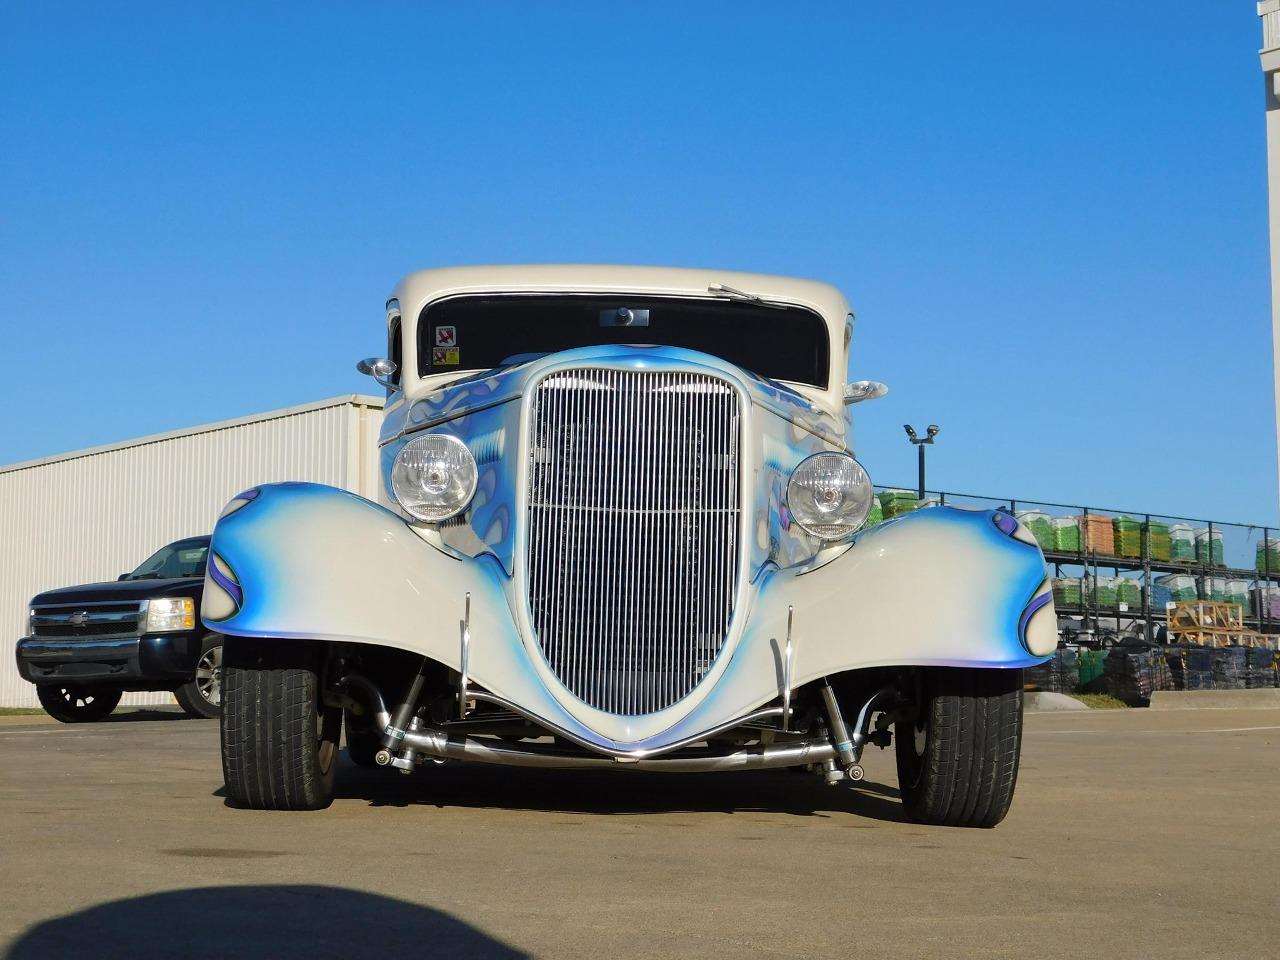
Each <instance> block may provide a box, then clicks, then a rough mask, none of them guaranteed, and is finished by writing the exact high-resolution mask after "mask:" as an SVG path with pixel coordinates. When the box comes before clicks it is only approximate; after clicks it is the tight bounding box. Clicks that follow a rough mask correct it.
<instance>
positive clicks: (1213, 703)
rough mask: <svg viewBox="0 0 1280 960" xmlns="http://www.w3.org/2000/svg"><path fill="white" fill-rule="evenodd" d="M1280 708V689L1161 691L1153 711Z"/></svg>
mask: <svg viewBox="0 0 1280 960" xmlns="http://www.w3.org/2000/svg"><path fill="white" fill-rule="evenodd" d="M1250 707H1253V708H1255V709H1272V708H1275V709H1280V687H1271V688H1266V687H1263V688H1262V689H1259V690H1157V691H1156V692H1155V693H1153V694H1151V707H1150V709H1152V710H1239V709H1242V708H1245V709H1247V708H1250Z"/></svg>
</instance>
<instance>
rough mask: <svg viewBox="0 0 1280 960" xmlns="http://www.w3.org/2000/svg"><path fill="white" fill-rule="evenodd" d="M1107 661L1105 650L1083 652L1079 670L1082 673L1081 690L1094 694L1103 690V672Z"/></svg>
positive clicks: (1081, 652)
mask: <svg viewBox="0 0 1280 960" xmlns="http://www.w3.org/2000/svg"><path fill="white" fill-rule="evenodd" d="M1106 659H1107V653H1106V651H1105V650H1081V651H1080V661H1079V664H1078V669H1079V671H1080V689H1081V690H1083V691H1085V692H1088V693H1093V692H1096V691H1098V690H1100V689H1101V686H1102V683H1103V677H1102V672H1103V670H1104V669H1105V668H1104V663H1105V662H1106Z"/></svg>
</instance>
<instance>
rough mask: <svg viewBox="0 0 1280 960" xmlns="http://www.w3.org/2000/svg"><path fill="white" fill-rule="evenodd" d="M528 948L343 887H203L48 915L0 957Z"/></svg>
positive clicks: (198, 959)
mask: <svg viewBox="0 0 1280 960" xmlns="http://www.w3.org/2000/svg"><path fill="white" fill-rule="evenodd" d="M410 956H411V957H433V958H434V957H449V958H454V957H468V958H470V957H475V958H478V960H516V958H520V957H525V956H527V955H526V954H524V953H521V952H520V951H517V950H514V949H512V948H511V947H508V946H507V945H506V944H504V943H501V942H499V941H497V940H495V939H493V938H492V937H490V936H488V935H487V934H485V933H482V932H481V931H479V930H477V929H475V928H474V927H472V926H469V925H468V924H466V923H463V922H462V921H461V920H457V919H455V918H454V917H451V916H449V915H448V914H447V913H443V912H442V911H440V910H435V909H432V908H430V907H423V906H419V905H417V904H414V903H408V902H406V901H403V900H393V899H391V898H390V897H383V896H379V895H377V894H371V893H363V892H361V891H358V890H346V889H342V888H340V887H321V886H305V885H288V886H274V885H272V886H244V887H205V888H202V889H195V890H176V891H172V892H170V893H156V894H151V895H149V896H144V897H135V898H132V899H129V900H117V901H115V902H113V903H104V904H100V905H99V906H96V907H90V908H89V909H87V910H81V911H79V912H78V913H73V914H70V915H68V916H65V917H58V918H56V919H53V920H46V921H44V922H43V923H40V924H38V925H36V926H34V927H32V928H31V929H30V930H28V931H27V932H26V933H24V934H23V935H22V936H21V937H20V938H19V939H18V941H17V942H16V943H15V944H14V945H13V947H12V948H10V950H9V952H8V953H7V954H5V960H60V958H64V957H65V958H72V957H74V958H77V960H79V958H83V957H94V958H98V960H117V958H118V960H150V958H153V957H155V958H165V960H171V958H174V957H180V958H183V960H203V958H225V957H237V958H245V960H258V958H262V960H267V958H270V960H290V958H295V957H297V958H306V960H323V958H341V960H350V958H354V957H410Z"/></svg>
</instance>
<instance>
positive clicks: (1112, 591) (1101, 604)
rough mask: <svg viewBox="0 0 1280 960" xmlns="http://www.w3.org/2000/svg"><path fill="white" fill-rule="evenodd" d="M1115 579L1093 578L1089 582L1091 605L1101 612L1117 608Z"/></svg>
mask: <svg viewBox="0 0 1280 960" xmlns="http://www.w3.org/2000/svg"><path fill="white" fill-rule="evenodd" d="M1116 579H1117V578H1115V577H1093V578H1092V579H1091V580H1090V581H1089V600H1090V603H1091V604H1092V605H1093V606H1094V607H1096V608H1097V609H1099V610H1114V609H1115V607H1116Z"/></svg>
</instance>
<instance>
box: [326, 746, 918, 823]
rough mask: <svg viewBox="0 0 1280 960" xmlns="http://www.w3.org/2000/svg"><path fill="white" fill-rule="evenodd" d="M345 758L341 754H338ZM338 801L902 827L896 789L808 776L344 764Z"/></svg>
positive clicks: (787, 772) (792, 773)
mask: <svg viewBox="0 0 1280 960" xmlns="http://www.w3.org/2000/svg"><path fill="white" fill-rule="evenodd" d="M344 761H345V755H344ZM336 796H337V798H338V799H348V800H351V799H355V800H365V801H367V802H368V803H369V804H370V805H371V806H375V807H410V806H415V805H418V804H424V805H428V806H436V807H477V808H496V809H511V810H536V811H546V812H555V813H582V814H601V815H607V814H630V815H634V814H658V813H674V812H692V813H700V812H701V813H733V812H735V811H742V812H768V813H786V814H792V815H794V816H807V817H812V816H827V815H829V814H832V813H849V814H853V815H855V816H859V817H867V818H869V819H874V820H887V821H893V822H897V823H901V822H905V821H906V816H905V814H904V813H903V811H902V805H901V803H899V802H898V791H897V790H896V789H895V788H893V787H889V786H885V785H882V784H876V783H870V782H867V781H863V782H862V783H860V784H858V785H857V786H853V785H851V784H848V783H840V784H836V785H835V786H829V785H827V784H826V783H824V782H823V781H822V780H821V779H820V778H819V777H817V776H814V775H813V774H810V773H807V772H797V771H792V770H768V771H758V772H750V773H742V772H738V773H709V774H693V773H688V774H686V773H630V772H626V771H619V772H617V773H612V772H609V771H595V770H589V771H584V770H529V769H523V768H519V767H500V766H491V765H487V764H452V763H450V764H445V765H434V764H426V765H424V766H423V767H422V768H421V769H419V770H418V771H417V772H416V773H415V774H413V775H412V776H403V775H401V774H399V773H395V772H392V771H390V770H367V769H363V768H360V767H356V766H353V765H352V764H350V763H346V762H344V763H343V765H342V767H341V768H340V769H339V771H338V780H337V786H336Z"/></svg>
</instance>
